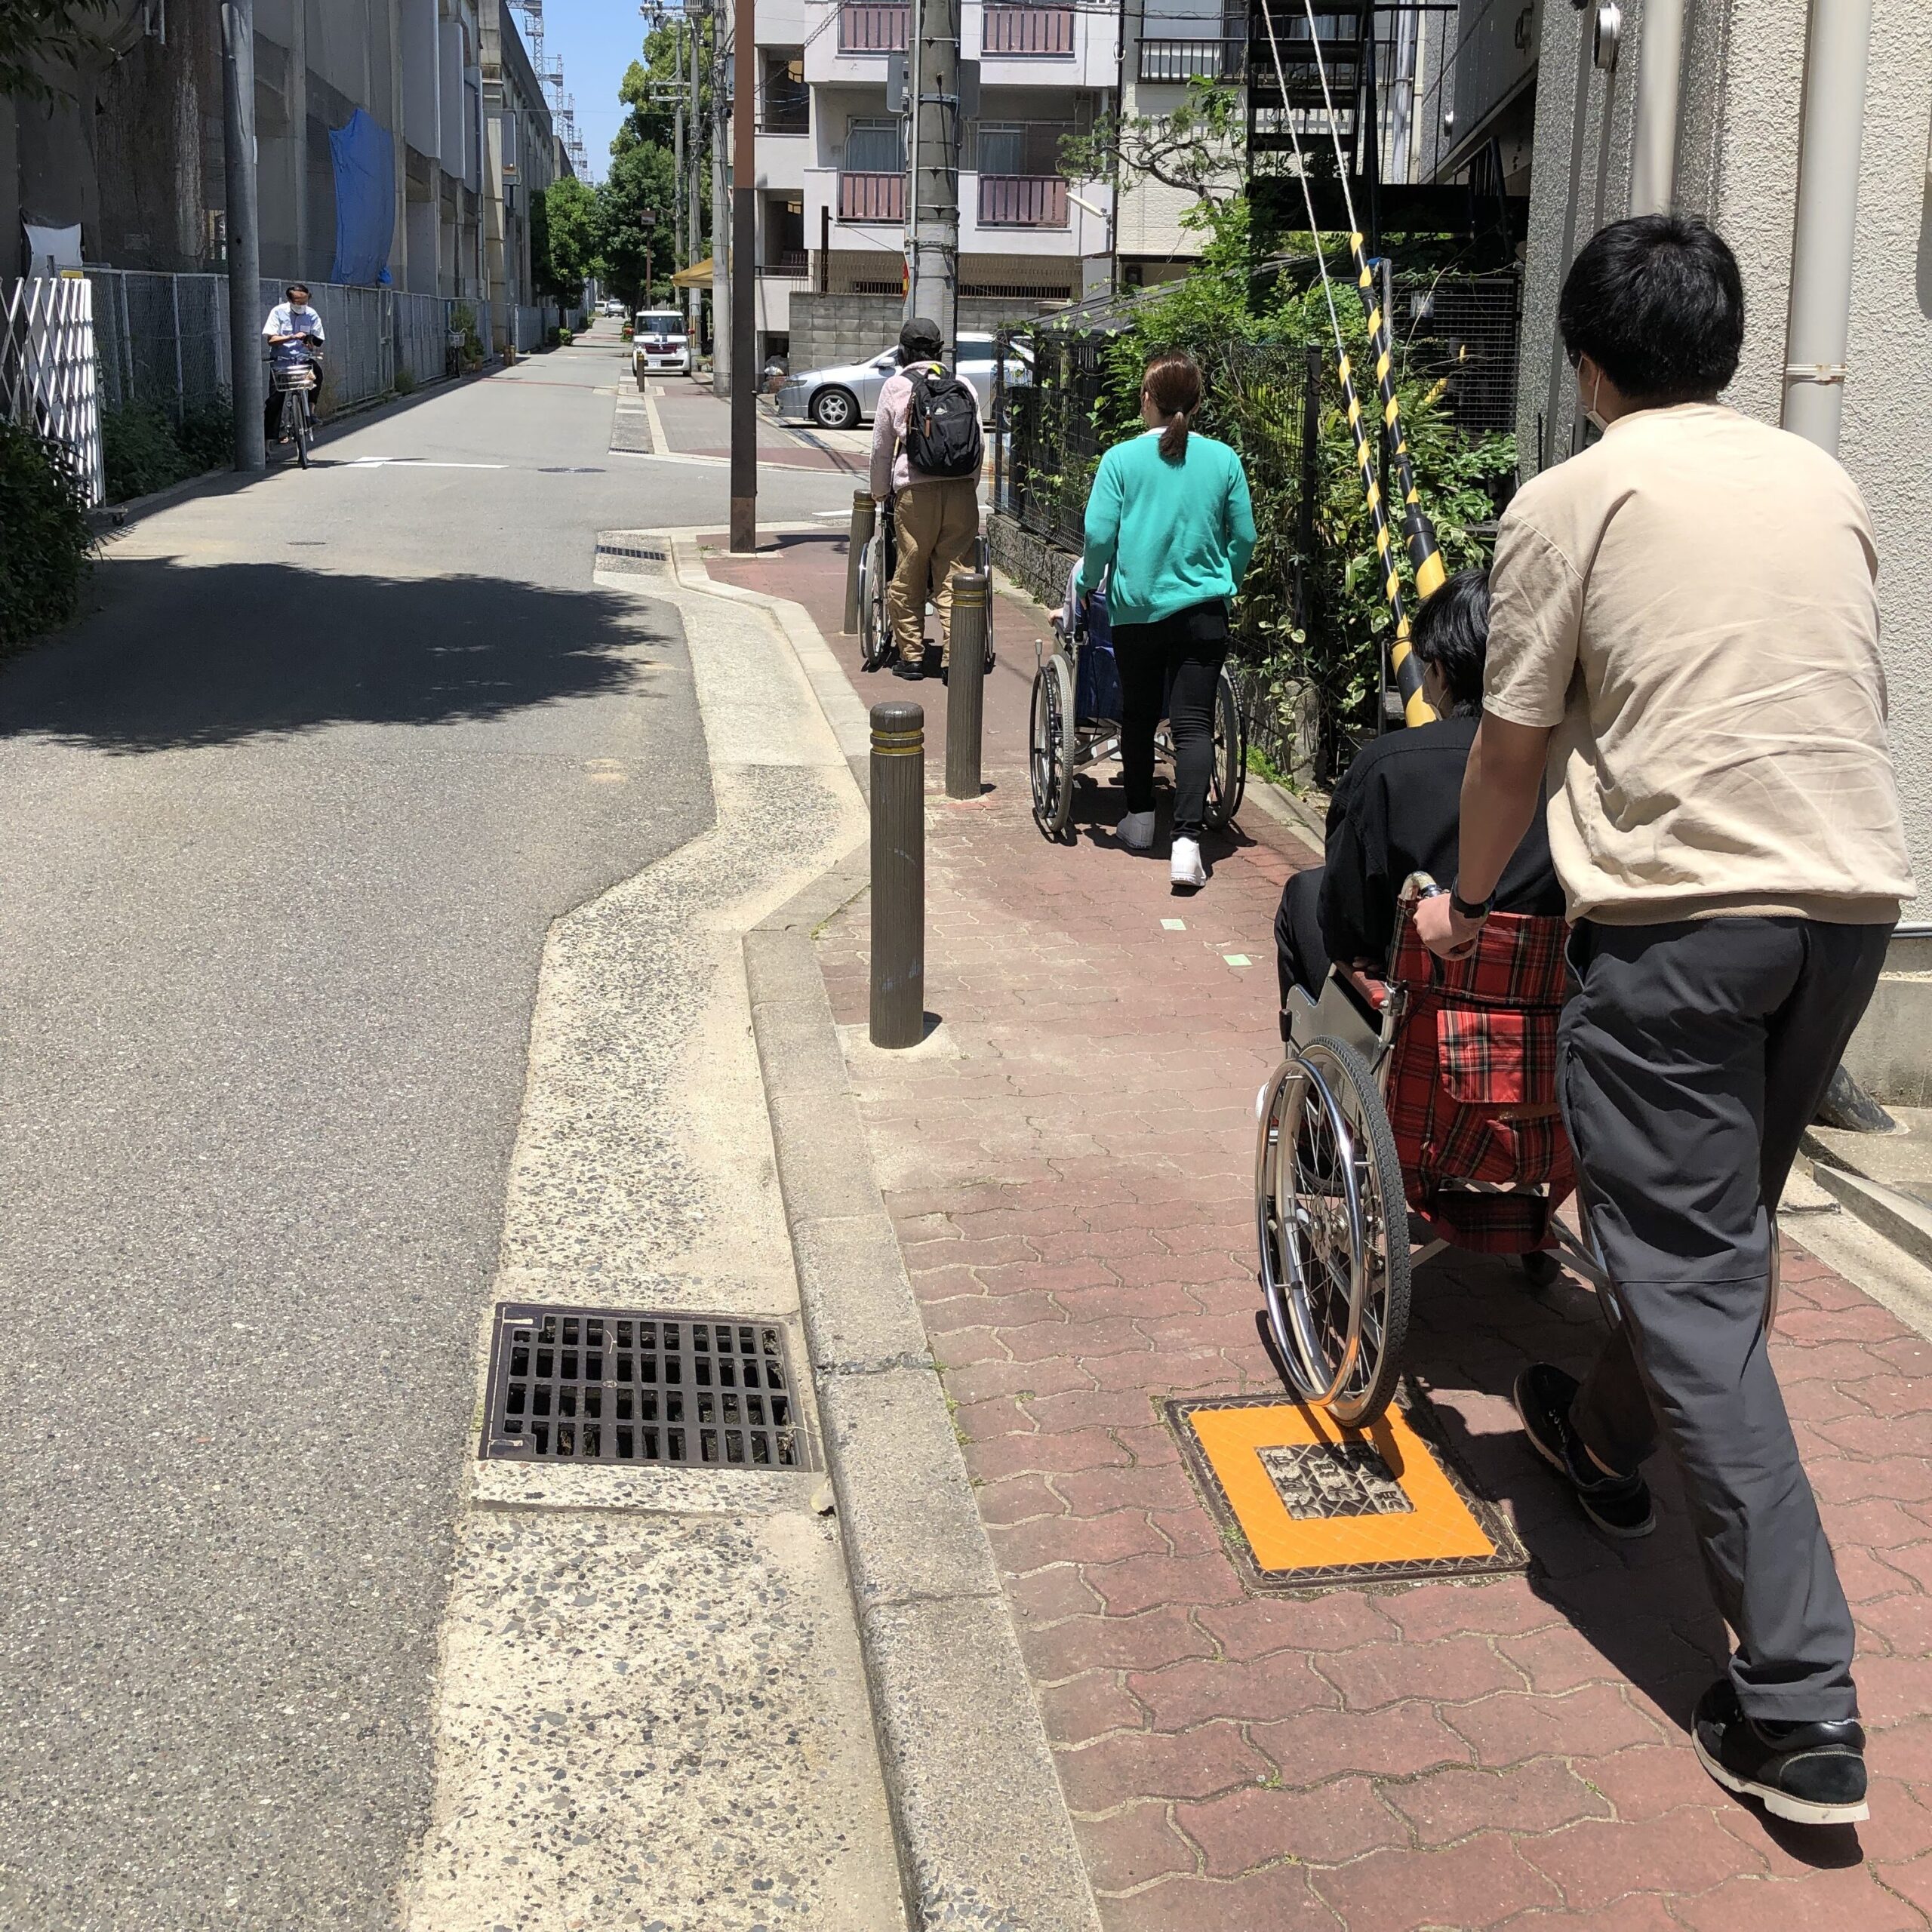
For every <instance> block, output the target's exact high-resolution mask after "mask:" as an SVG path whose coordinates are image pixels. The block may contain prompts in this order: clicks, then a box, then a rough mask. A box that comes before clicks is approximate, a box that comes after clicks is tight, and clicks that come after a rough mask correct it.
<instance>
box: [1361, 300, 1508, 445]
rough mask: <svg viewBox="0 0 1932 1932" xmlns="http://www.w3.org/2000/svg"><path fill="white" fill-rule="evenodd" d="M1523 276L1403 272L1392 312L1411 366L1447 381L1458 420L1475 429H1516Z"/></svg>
mask: <svg viewBox="0 0 1932 1932" xmlns="http://www.w3.org/2000/svg"><path fill="white" fill-rule="evenodd" d="M1522 295H1523V283H1522V277H1521V275H1518V274H1515V273H1503V274H1498V275H1435V276H1431V277H1405V276H1402V275H1398V276H1397V277H1396V278H1395V300H1394V303H1393V304H1392V308H1393V311H1394V313H1393V315H1392V318H1391V319H1392V324H1393V326H1394V328H1395V338H1396V340H1397V341H1398V343H1400V344H1401V346H1403V348H1404V349H1405V350H1406V352H1407V358H1408V363H1409V367H1410V368H1411V370H1413V371H1414V372H1416V373H1417V374H1428V375H1432V376H1435V377H1438V378H1439V379H1440V380H1441V381H1442V383H1444V388H1445V392H1446V396H1447V401H1448V405H1449V411H1450V414H1451V415H1452V416H1453V417H1454V418H1455V421H1456V426H1457V429H1461V430H1463V432H1466V434H1468V435H1484V434H1485V433H1487V432H1489V431H1491V430H1501V431H1503V432H1512V431H1514V429H1515V427H1516V351H1517V344H1518V342H1519V341H1520V340H1521V336H1522V328H1523V321H1522Z"/></svg>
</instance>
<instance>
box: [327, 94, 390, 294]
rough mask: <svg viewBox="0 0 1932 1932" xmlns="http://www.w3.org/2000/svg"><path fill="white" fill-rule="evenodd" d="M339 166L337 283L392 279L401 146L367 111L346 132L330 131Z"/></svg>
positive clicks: (333, 155) (333, 276) (331, 148)
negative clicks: (391, 253)
mask: <svg viewBox="0 0 1932 1932" xmlns="http://www.w3.org/2000/svg"><path fill="white" fill-rule="evenodd" d="M329 154H330V156H331V158H332V159H333V160H334V163H335V266H334V268H333V269H331V270H330V272H329V279H330V280H331V281H360V282H380V283H381V284H383V285H384V286H386V285H388V282H389V242H390V240H391V238H392V237H393V236H394V235H395V140H393V139H392V137H391V135H390V134H389V130H388V129H387V128H385V127H384V126H383V125H382V124H381V123H380V122H378V121H374V120H372V119H371V118H370V117H369V116H368V115H367V114H365V113H364V112H363V111H362V110H361V108H359V107H358V109H356V110H355V112H354V113H353V114H352V115H350V116H349V125H348V126H347V127H346V128H331V130H330V131H329Z"/></svg>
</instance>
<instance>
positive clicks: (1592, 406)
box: [1583, 369, 1610, 430]
mask: <svg viewBox="0 0 1932 1932" xmlns="http://www.w3.org/2000/svg"><path fill="white" fill-rule="evenodd" d="M1596 377H1597V379H1596V380H1595V383H1592V385H1591V386H1590V399H1589V401H1588V402H1586V403H1585V404H1584V405H1583V417H1584V420H1585V421H1586V422H1587V423H1589V425H1590V426H1591V427H1592V429H1598V430H1604V429H1608V428H1609V427H1610V425H1609V424H1608V423H1606V422H1605V421H1604V420H1603V417H1602V415H1601V413H1600V411H1598V407H1597V405H1598V404H1599V403H1600V402H1601V401H1602V400H1603V371H1601V369H1599V370H1598V371H1597V372H1596Z"/></svg>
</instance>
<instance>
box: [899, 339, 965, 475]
mask: <svg viewBox="0 0 1932 1932" xmlns="http://www.w3.org/2000/svg"><path fill="white" fill-rule="evenodd" d="M906 380H907V381H908V382H909V383H911V384H912V404H911V406H910V407H909V408H908V409H907V411H906V461H907V462H908V463H910V464H911V465H912V467H913V468H914V469H916V470H918V472H920V474H921V475H924V476H977V475H979V473H980V456H981V453H982V450H983V443H982V441H981V438H980V405H978V404H977V402H975V401H974V399H973V392H972V391H971V389H968V387H967V386H966V385H965V384H964V383H962V382H961V380H959V378H958V377H957V376H955V374H953V373H952V371H951V370H950V369H946V368H941V366H940V365H939V364H938V363H937V362H924V363H918V364H915V365H908V367H907V368H906Z"/></svg>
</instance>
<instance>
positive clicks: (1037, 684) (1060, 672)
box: [1026, 651, 1073, 838]
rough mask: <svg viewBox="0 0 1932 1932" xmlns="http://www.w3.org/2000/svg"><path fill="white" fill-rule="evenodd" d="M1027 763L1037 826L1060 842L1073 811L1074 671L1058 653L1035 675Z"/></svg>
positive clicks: (1049, 836)
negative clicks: (1031, 783)
mask: <svg viewBox="0 0 1932 1932" xmlns="http://www.w3.org/2000/svg"><path fill="white" fill-rule="evenodd" d="M1026 763H1027V770H1028V772H1029V776H1030V777H1032V782H1033V822H1034V823H1035V824H1036V825H1037V826H1038V827H1039V828H1040V829H1041V831H1042V832H1044V833H1045V834H1046V835H1047V836H1048V838H1060V837H1061V836H1062V835H1063V834H1064V833H1065V832H1066V822H1067V820H1068V818H1069V817H1070V816H1071V815H1072V811H1073V669H1072V666H1071V665H1070V664H1069V663H1068V662H1067V660H1066V657H1065V656H1064V655H1063V654H1062V653H1060V652H1059V651H1055V652H1054V654H1053V655H1052V656H1051V657H1049V658H1048V659H1047V660H1046V661H1045V662H1044V663H1043V664H1041V666H1040V668H1039V669H1038V670H1037V671H1036V672H1034V674H1033V708H1032V725H1031V728H1030V731H1029V735H1028V740H1027V760H1026Z"/></svg>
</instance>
